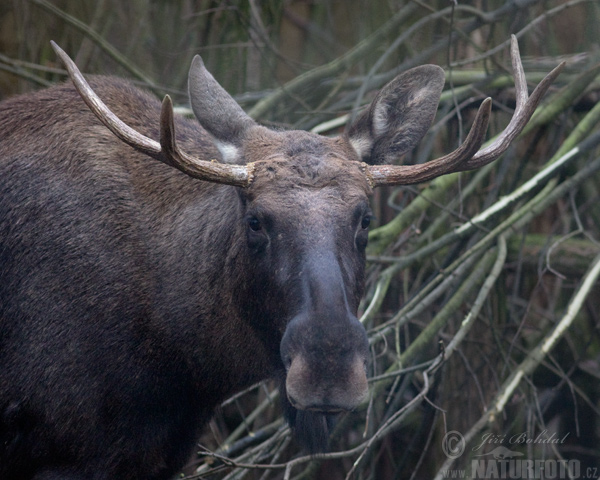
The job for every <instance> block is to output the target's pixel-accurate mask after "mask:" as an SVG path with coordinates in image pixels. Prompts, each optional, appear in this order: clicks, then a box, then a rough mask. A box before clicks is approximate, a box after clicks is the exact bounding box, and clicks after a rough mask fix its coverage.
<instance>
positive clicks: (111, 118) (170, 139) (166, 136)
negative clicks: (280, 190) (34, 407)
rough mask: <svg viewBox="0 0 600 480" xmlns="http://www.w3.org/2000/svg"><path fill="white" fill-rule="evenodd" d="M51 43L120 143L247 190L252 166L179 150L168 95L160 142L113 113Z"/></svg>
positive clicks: (200, 176) (191, 172) (188, 171)
mask: <svg viewBox="0 0 600 480" xmlns="http://www.w3.org/2000/svg"><path fill="white" fill-rule="evenodd" d="M50 43H51V45H52V48H53V49H54V51H55V52H56V54H57V55H58V56H59V58H60V59H61V60H62V62H63V63H64V65H65V67H66V68H67V71H68V72H69V77H70V78H71V80H72V82H73V84H74V85H75V88H76V89H77V91H78V92H79V94H80V95H81V97H82V98H83V100H84V101H85V103H86V104H87V106H88V107H89V108H90V110H91V111H92V112H94V114H95V115H96V117H98V119H99V120H100V121H101V122H102V123H103V124H104V125H106V127H107V128H108V129H109V130H110V131H111V132H112V133H113V134H115V135H116V136H117V137H118V138H119V139H121V140H122V141H123V142H125V143H127V144H128V145H130V146H132V147H133V148H135V149H136V150H138V151H140V152H142V153H145V154H147V155H150V156H151V157H153V158H156V159H157V160H160V161H161V162H164V163H166V164H167V165H170V166H172V167H175V168H177V169H179V170H181V171H182V172H184V173H186V174H188V175H190V176H191V177H194V178H197V179H199V180H205V181H208V182H213V183H222V184H226V185H235V186H238V187H247V186H248V185H250V183H252V177H253V174H252V172H253V166H252V164H247V165H230V164H224V163H219V162H214V161H212V162H211V161H206V160H201V159H199V158H196V157H193V156H191V155H188V154H187V153H185V152H183V151H182V150H180V149H179V147H178V146H177V143H176V141H175V123H174V119H173V103H172V101H171V98H170V97H169V95H166V96H165V98H164V100H163V103H162V109H161V114H160V143H159V142H156V141H155V140H152V139H151V138H148V137H146V136H144V135H142V134H141V133H139V132H137V131H136V130H134V129H133V128H131V127H130V126H129V125H127V124H125V123H124V122H123V121H121V120H120V119H119V118H118V117H117V116H116V115H115V114H114V113H112V112H111V111H110V109H109V108H108V107H107V106H106V104H105V103H104V102H103V101H102V100H101V99H100V98H99V97H98V95H96V93H95V92H94V91H93V90H92V88H91V87H90V85H89V84H88V83H87V81H86V80H85V78H84V77H83V75H82V74H81V72H80V71H79V69H78V68H77V65H75V62H73V60H71V58H69V56H68V55H67V54H66V53H65V52H64V51H63V50H62V49H61V48H60V47H59V46H58V45H57V44H56V43H55V42H52V41H51V42H50Z"/></svg>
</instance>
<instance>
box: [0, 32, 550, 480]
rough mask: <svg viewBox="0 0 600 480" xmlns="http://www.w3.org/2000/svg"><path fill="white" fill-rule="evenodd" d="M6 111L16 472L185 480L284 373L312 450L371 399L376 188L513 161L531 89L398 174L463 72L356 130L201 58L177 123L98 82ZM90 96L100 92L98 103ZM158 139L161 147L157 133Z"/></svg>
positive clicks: (169, 114)
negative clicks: (231, 87)
mask: <svg viewBox="0 0 600 480" xmlns="http://www.w3.org/2000/svg"><path fill="white" fill-rule="evenodd" d="M53 48H54V50H55V51H56V53H57V55H58V56H59V57H60V58H61V60H62V62H63V63H64V64H65V66H66V68H67V70H68V72H69V75H70V78H71V80H72V83H71V82H69V83H64V84H60V85H57V86H53V87H51V88H48V89H45V90H41V91H38V92H35V93H31V94H24V95H21V96H16V97H13V98H10V99H8V100H5V101H4V102H2V103H1V104H0V178H1V179H2V180H1V182H0V478H2V479H5V480H12V479H35V480H56V479H63V480H67V479H68V480H76V479H132V478H144V479H167V478H170V477H171V476H173V475H174V474H176V473H177V472H178V470H179V469H181V468H182V467H183V465H184V464H185V462H186V461H187V460H188V459H189V457H190V455H191V453H192V451H193V448H194V445H195V441H196V440H197V439H198V437H199V434H200V431H201V429H202V427H203V426H204V425H205V424H206V422H207V421H208V420H209V419H210V417H211V414H212V411H213V409H214V408H215V407H217V406H218V405H219V404H220V403H221V402H222V401H223V400H224V399H226V398H227V397H228V396H230V395H232V394H233V393H235V392H237V391H239V390H241V389H243V388H245V387H247V386H249V385H252V384H254V383H256V382H258V381H260V380H262V379H265V378H267V377H270V378H274V379H276V380H278V381H279V382H280V386H281V392H282V395H281V397H282V404H283V410H284V412H285V416H286V418H287V420H288V421H289V424H290V426H291V427H292V429H293V431H294V432H295V435H296V437H297V439H298V441H299V442H300V443H301V444H302V445H304V446H305V448H306V449H307V450H308V451H309V452H316V451H319V450H322V449H324V448H326V445H327V439H328V434H329V430H328V429H329V428H330V426H331V422H332V418H334V417H335V415H336V414H337V413H338V412H341V411H348V410H352V409H355V408H356V407H357V406H358V405H359V404H361V402H363V401H364V400H365V399H366V398H367V397H368V381H367V374H366V371H367V369H366V364H367V357H368V349H369V346H368V339H367V336H366V332H365V330H364V328H363V326H362V325H361V323H360V322H359V320H358V319H357V315H358V313H357V311H358V308H359V301H360V299H361V296H362V295H363V289H364V281H363V277H364V270H365V262H366V259H365V249H366V246H367V241H368V229H369V223H370V221H371V218H372V213H371V211H370V209H369V195H370V194H371V193H372V191H373V189H374V188H376V187H379V186H384V185H402V184H414V183H418V182H425V181H428V180H430V179H433V178H435V177H437V176H440V175H443V174H447V173H450V172H458V171H465V170H470V169H475V168H478V167H480V166H482V165H484V164H487V163H489V162H491V161H493V160H494V159H496V158H498V157H499V156H500V155H501V154H502V153H503V152H504V151H505V150H506V148H507V147H508V145H509V143H510V142H511V141H512V140H513V139H514V138H515V137H516V136H517V135H518V134H519V132H520V131H521V130H522V129H523V127H524V125H525V124H526V123H527V122H528V120H529V119H530V117H531V115H532V113H533V111H534V110H535V108H536V106H537V104H538V103H539V101H540V99H541V98H542V96H543V95H544V93H545V91H546V90H547V88H548V86H549V85H550V84H551V82H552V81H553V80H554V79H555V78H556V76H557V75H558V73H559V72H560V70H561V68H562V66H558V67H557V68H556V69H554V70H553V71H552V72H551V73H550V74H549V75H548V76H547V77H546V78H545V79H544V80H543V81H542V82H541V83H540V84H539V85H538V86H537V88H536V89H535V90H534V91H533V92H532V94H531V96H529V94H528V88H527V84H526V80H525V76H524V73H523V68H522V65H521V60H520V56H519V51H518V46H517V42H516V39H515V38H514V37H513V38H512V46H511V54H512V64H513V71H514V77H515V84H516V109H515V113H514V116H513V118H512V119H511V121H510V123H509V124H508V126H507V127H506V129H505V130H504V132H503V133H502V134H501V135H500V136H499V137H498V138H497V140H495V141H494V142H493V143H492V144H491V145H489V146H487V147H486V148H483V149H481V146H482V144H483V140H484V137H485V132H486V127H487V124H488V120H489V117H490V112H491V99H489V98H488V99H486V100H484V101H483V103H482V104H481V106H480V108H479V110H478V113H477V114H476V117H475V119H474V122H473V125H472V127H471V130H470V132H469V135H468V136H467V138H466V139H465V141H464V143H463V144H462V145H461V146H460V147H459V148H458V149H457V150H456V151H454V152H452V153H450V154H448V155H445V156H443V157H441V158H439V159H436V160H432V161H429V162H426V163H424V164H418V165H393V162H394V161H396V160H397V159H398V157H400V156H401V155H402V154H403V153H405V152H407V151H409V150H411V149H412V148H413V147H414V146H415V145H416V144H417V143H418V142H419V141H420V139H421V138H422V137H423V136H424V134H425V133H426V132H427V130H428V129H429V127H430V126H431V123H432V122H433V119H434V116H435V114H436V110H437V104H438V101H439V97H440V94H441V91H442V89H443V85H444V72H443V70H442V69H441V68H440V67H438V66H433V65H425V66H420V67H417V68H413V69H411V70H409V71H406V72H404V73H402V74H400V75H399V76H398V77H396V78H395V79H394V80H392V81H391V82H390V83H389V84H387V85H386V86H385V87H383V88H382V89H381V90H380V92H379V93H378V94H377V96H376V97H375V98H374V100H373V102H372V103H371V104H370V106H368V107H367V108H366V109H365V110H364V111H363V112H362V113H361V115H360V116H359V117H358V118H357V119H356V120H355V121H354V122H353V123H352V124H351V125H349V127H348V128H347V129H346V132H345V133H344V134H343V135H340V136H338V137H325V136H320V135H317V134H313V133H309V132H304V131H283V130H274V129H270V128H267V127H265V126H261V125H259V124H258V123H256V122H255V121H254V120H253V119H252V118H250V117H249V116H248V115H247V114H246V113H244V111H243V110H242V108H241V107H240V106H239V105H238V104H237V103H236V102H235V100H234V99H233V98H232V97H231V96H230V95H229V94H228V93H226V91H225V90H224V89H223V88H222V87H221V86H220V85H219V84H218V83H217V81H216V80H215V79H214V78H213V76H212V75H211V74H210V73H209V72H208V71H207V70H206V68H205V66H204V64H203V62H202V60H201V59H200V57H199V56H196V57H195V58H194V60H193V62H192V65H191V69H190V73H189V82H188V88H189V97H190V102H191V106H192V110H193V112H194V115H195V117H196V119H197V122H196V121H195V120H190V119H186V118H183V117H180V116H176V115H175V114H174V112H173V106H172V102H171V100H170V98H169V97H168V96H167V97H165V99H164V101H163V102H162V106H161V105H160V103H159V102H157V101H156V100H155V98H154V96H153V95H151V94H149V93H147V92H144V91H142V90H139V89H138V88H136V87H134V86H133V85H132V83H130V82H129V81H125V80H123V79H118V78H112V77H101V76H94V77H90V78H89V79H88V80H89V83H88V80H86V79H85V78H84V77H83V75H82V74H81V73H80V72H79V70H78V69H77V67H76V66H75V64H74V62H73V61H72V60H71V59H70V58H69V57H68V56H67V55H66V54H65V52H63V51H62V50H61V49H60V48H59V47H58V46H57V45H56V44H54V43H53ZM82 99H83V101H82ZM156 139H158V140H156Z"/></svg>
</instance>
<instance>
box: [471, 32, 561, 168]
mask: <svg viewBox="0 0 600 480" xmlns="http://www.w3.org/2000/svg"><path fill="white" fill-rule="evenodd" d="M510 42H511V45H510V47H511V48H510V53H511V60H512V67H513V75H514V78H515V89H516V106H515V112H514V113H513V117H512V118H511V120H510V122H509V124H508V126H507V127H506V128H505V129H504V131H503V132H502V133H501V134H500V135H499V136H498V138H497V139H496V140H495V141H494V142H493V143H492V144H491V145H489V146H487V147H485V148H483V149H481V150H480V151H479V152H477V153H476V154H475V155H474V156H473V158H471V159H470V160H469V161H467V162H466V163H465V170H472V169H474V168H479V167H482V166H483V165H486V164H488V163H490V162H492V161H494V160H495V159H497V158H498V157H499V156H500V155H502V154H503V153H504V152H505V151H506V149H507V148H508V146H509V145H510V143H511V142H512V141H513V140H514V139H515V138H516V137H517V136H518V135H519V134H520V133H521V132H522V131H523V128H525V125H527V122H529V120H530V119H531V116H532V115H533V113H534V112H535V109H536V108H537V106H538V104H539V103H540V101H541V99H542V97H543V96H544V94H545V93H546V91H547V90H548V87H550V85H551V84H552V82H554V80H555V79H556V77H557V76H558V75H559V74H560V72H561V71H562V69H563V68H564V66H565V62H562V63H560V64H559V65H558V66H557V67H556V68H554V70H552V71H551V72H550V73H549V74H548V75H546V76H545V77H544V79H543V80H542V81H541V82H540V83H539V84H538V86H537V87H536V88H535V89H534V91H533V93H532V94H531V96H529V94H528V90H527V80H526V78H525V73H524V71H523V64H522V62H521V55H520V53H519V44H518V43H517V37H515V36H514V35H511V38H510Z"/></svg>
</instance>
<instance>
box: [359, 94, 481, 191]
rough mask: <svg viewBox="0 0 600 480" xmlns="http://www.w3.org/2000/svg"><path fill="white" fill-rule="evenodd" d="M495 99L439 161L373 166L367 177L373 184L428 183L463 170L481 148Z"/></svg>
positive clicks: (368, 167) (479, 112)
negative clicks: (466, 161)
mask: <svg viewBox="0 0 600 480" xmlns="http://www.w3.org/2000/svg"><path fill="white" fill-rule="evenodd" d="M491 111H492V99H491V98H489V97H488V98H486V99H485V100H484V101H483V102H482V104H481V105H480V107H479V110H477V115H476V116H475V120H474V122H473V126H472V127H471V130H470V131H469V134H468V135H467V138H466V139H465V141H464V142H463V143H462V145H461V146H460V147H458V148H457V149H456V150H454V151H453V152H452V153H449V154H447V155H444V156H443V157H441V158H438V159H436V160H431V161H429V162H427V163H421V164H418V165H369V166H367V169H366V171H367V177H368V178H369V180H370V183H371V185H372V186H373V187H381V186H384V185H411V184H414V183H420V182H426V181H427V180H431V179H432V178H435V177H439V176H441V175H445V174H447V173H451V172H455V171H459V170H463V164H464V162H465V160H468V159H470V158H471V157H472V156H473V155H474V154H475V152H477V150H479V148H480V147H481V144H482V143H483V139H484V136H485V132H486V130H487V127H488V123H489V121H490V114H491Z"/></svg>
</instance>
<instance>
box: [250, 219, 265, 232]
mask: <svg viewBox="0 0 600 480" xmlns="http://www.w3.org/2000/svg"><path fill="white" fill-rule="evenodd" d="M248 226H249V227H250V230H252V231H254V232H258V231H259V230H260V229H261V228H262V225H261V224H260V220H259V219H258V218H256V217H250V218H248Z"/></svg>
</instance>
